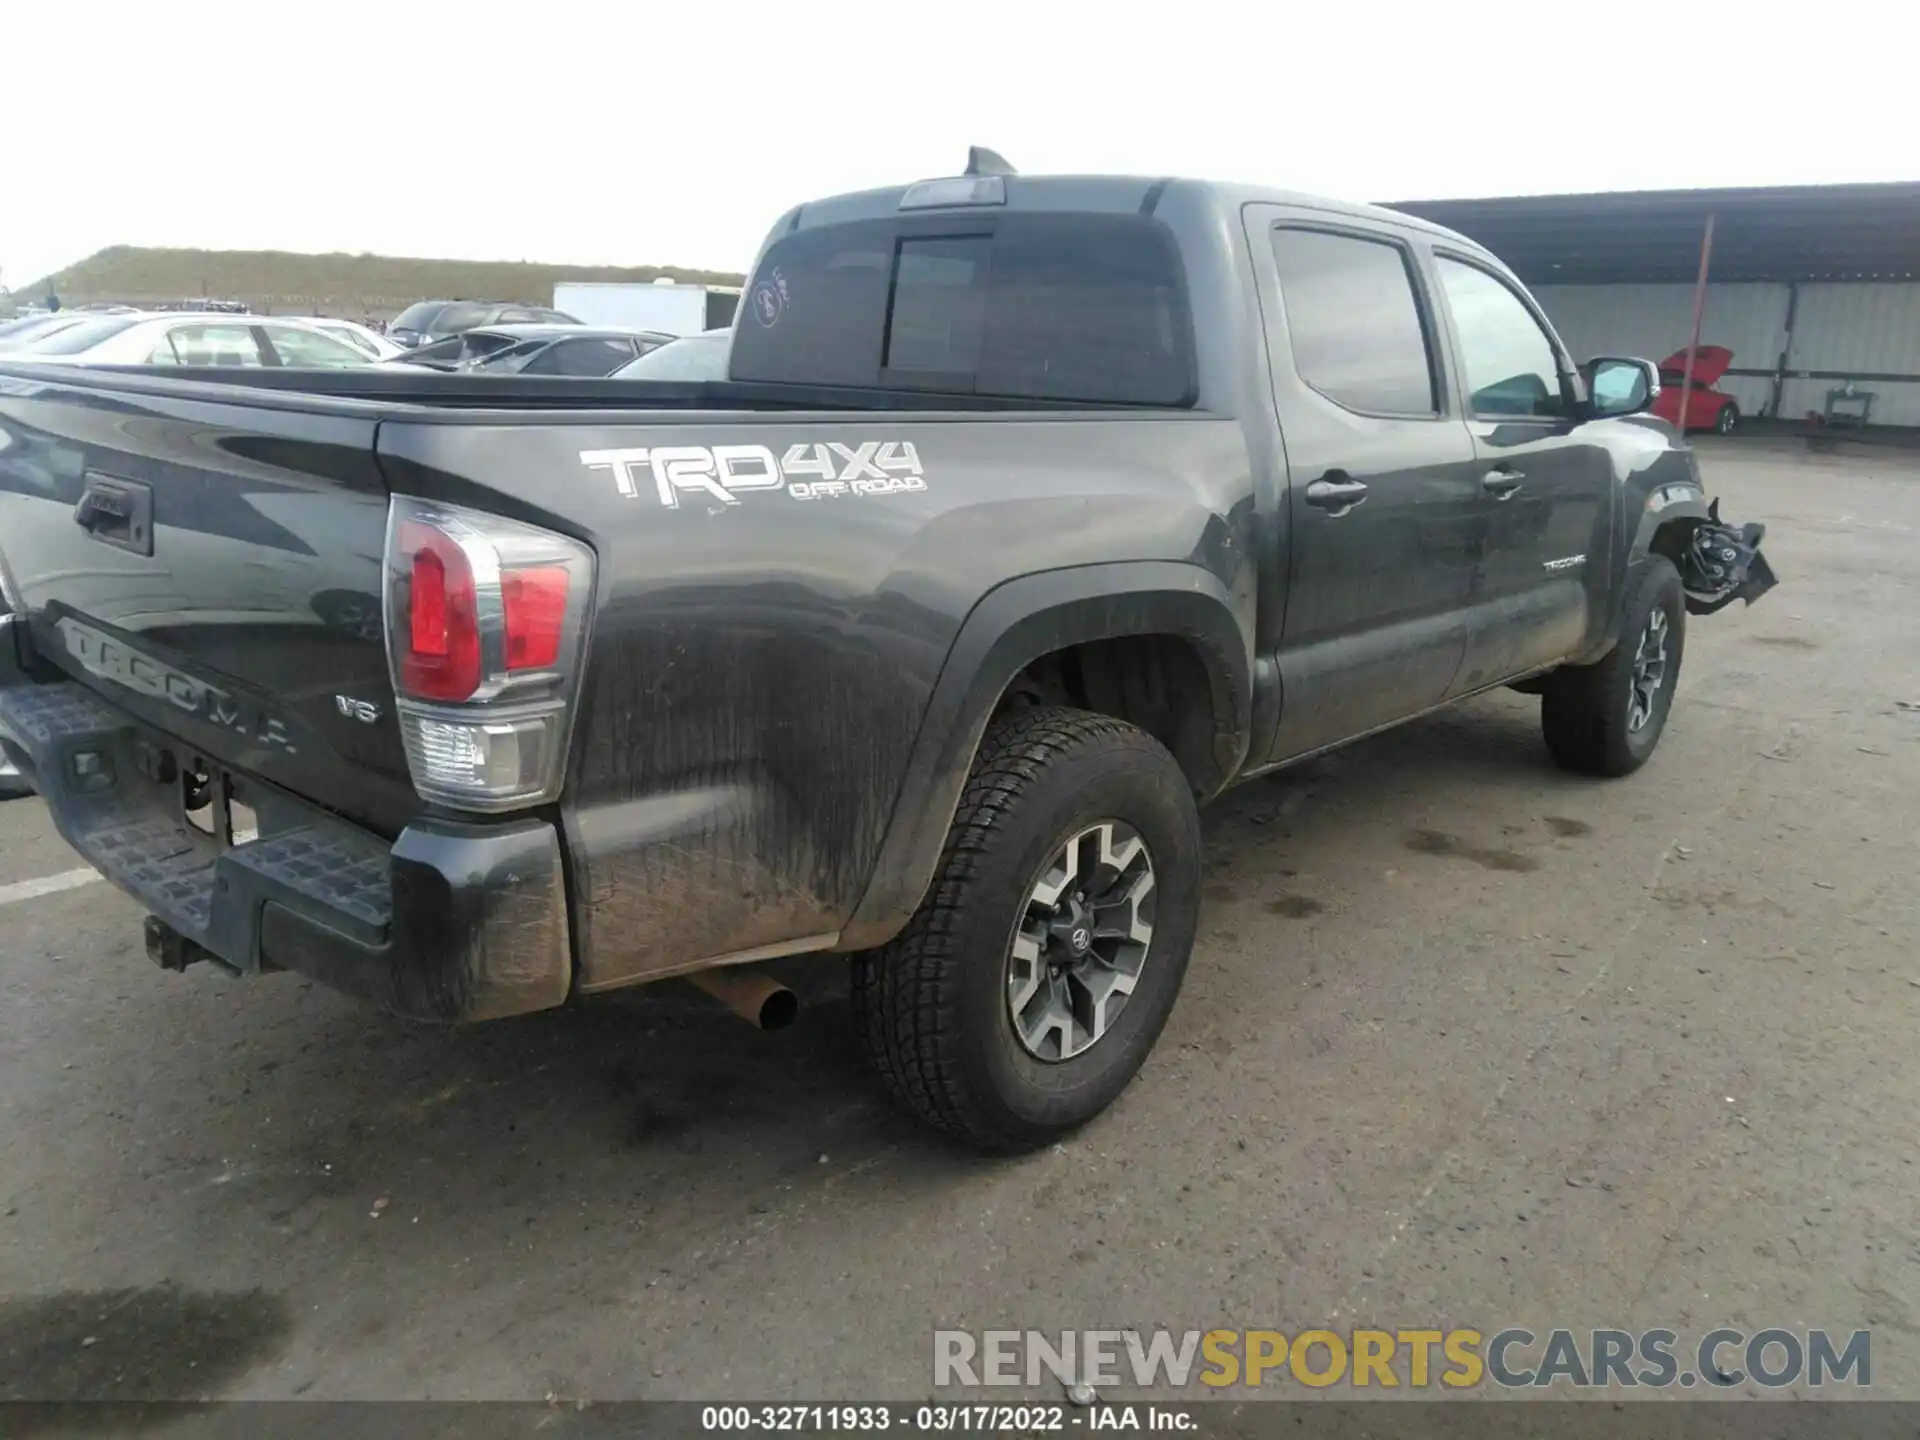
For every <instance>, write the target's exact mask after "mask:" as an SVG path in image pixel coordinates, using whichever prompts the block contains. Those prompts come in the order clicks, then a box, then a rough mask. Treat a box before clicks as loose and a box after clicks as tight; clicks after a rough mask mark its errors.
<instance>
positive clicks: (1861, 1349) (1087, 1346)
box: [933, 1326, 1873, 1390]
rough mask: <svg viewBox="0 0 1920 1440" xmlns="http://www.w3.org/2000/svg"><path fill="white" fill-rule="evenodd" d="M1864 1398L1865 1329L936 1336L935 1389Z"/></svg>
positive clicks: (1868, 1356) (1868, 1337)
mask: <svg viewBox="0 0 1920 1440" xmlns="http://www.w3.org/2000/svg"><path fill="white" fill-rule="evenodd" d="M1049 1382H1051V1383H1055V1384H1063V1385H1070V1386H1071V1385H1091V1386H1093V1387H1095V1388H1096V1389H1098V1388H1099V1387H1102V1386H1116V1385H1132V1386H1135V1387H1138V1388H1140V1389H1152V1388H1156V1387H1170V1388H1173V1389H1176V1390H1177V1389H1184V1388H1187V1387H1189V1386H1192V1385H1196V1384H1198V1385H1202V1386H1208V1387H1212V1388H1216V1389H1219V1388H1225V1387H1227V1386H1237V1385H1244V1386H1250V1387H1258V1386H1262V1385H1270V1386H1287V1385H1300V1386H1306V1387H1308V1388H1309V1389H1326V1388H1327V1387H1329V1386H1334V1385H1348V1386H1352V1387H1354V1388H1356V1389H1368V1388H1377V1389H1388V1390H1391V1389H1400V1388H1402V1387H1405V1388H1408V1389H1416V1390H1418V1389H1426V1388H1430V1387H1441V1388H1446V1389H1469V1388H1473V1387H1475V1386H1484V1385H1488V1384H1492V1385H1495V1386H1499V1387H1501V1388H1504V1389H1546V1388H1550V1387H1554V1386H1566V1387H1570V1388H1573V1389H1582V1390H1584V1389H1610V1388H1620V1389H1640V1388H1650V1389H1665V1388H1668V1387H1674V1386H1678V1387H1680V1388H1683V1389H1688V1388H1693V1387H1697V1386H1705V1387H1707V1388H1709V1389H1728V1388H1731V1387H1733V1386H1738V1385H1747V1384H1754V1385H1760V1386H1763V1387H1766V1388H1769V1389H1778V1388H1782V1387H1785V1386H1789V1385H1806V1386H1811V1387H1815V1388H1818V1387H1824V1386H1829V1385H1845V1386H1853V1387H1862V1388H1864V1387H1866V1386H1868V1385H1871V1384H1872V1383H1873V1340H1872V1334H1871V1332H1869V1331H1866V1330H1855V1331H1853V1332H1851V1333H1850V1334H1847V1335H1844V1336H1835V1335H1830V1334H1829V1333H1828V1332H1827V1331H1825V1330H1791V1329H1784V1328H1778V1327H1775V1328H1768V1329H1762V1330H1755V1331H1745V1330H1735V1329H1728V1328H1722V1329H1718V1330H1709V1331H1706V1332H1705V1333H1703V1334H1700V1335H1698V1336H1697V1337H1695V1338H1691V1339H1683V1338H1682V1337H1681V1336H1680V1334H1679V1333H1678V1332H1676V1331H1673V1330H1666V1329H1653V1330H1642V1331H1639V1332H1634V1331H1628V1330H1608V1329H1598V1330H1573V1329H1553V1330H1543V1331H1540V1332H1538V1333H1536V1332H1535V1331H1532V1330H1529V1329H1525V1328H1523V1327H1519V1326H1510V1327H1508V1328H1506V1329H1502V1330H1497V1331H1493V1332H1492V1333H1490V1334H1489V1333H1486V1332H1482V1331H1479V1330H1470V1329H1464V1328H1454V1329H1439V1328H1418V1329H1413V1328H1409V1329H1395V1330H1385V1329H1367V1328H1364V1327H1355V1328H1352V1329H1349V1330H1344V1331H1336V1330H1302V1331H1298V1332H1296V1333H1294V1334H1292V1335H1289V1334H1287V1333H1286V1332H1285V1331H1281V1330H1206V1331H1200V1330H1187V1331H1173V1330H1152V1331H1139V1330H1061V1331H1039V1330H983V1331H978V1332H975V1331H969V1330H937V1331H935V1332H934V1337H933V1383H934V1384H935V1385H936V1386H941V1387H945V1386H956V1385H958V1386H1016V1385H1019V1386H1037V1385H1043V1384H1047V1383H1049Z"/></svg>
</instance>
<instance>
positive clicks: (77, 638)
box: [0, 378, 420, 836]
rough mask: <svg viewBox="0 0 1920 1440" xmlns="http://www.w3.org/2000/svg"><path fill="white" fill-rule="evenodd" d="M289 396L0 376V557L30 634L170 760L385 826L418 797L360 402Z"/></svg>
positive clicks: (383, 500) (382, 510) (407, 813)
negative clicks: (402, 725)
mask: <svg viewBox="0 0 1920 1440" xmlns="http://www.w3.org/2000/svg"><path fill="white" fill-rule="evenodd" d="M214 393H218V392H214ZM304 399H305V403H303V404H302V405H301V406H300V408H299V409H294V408H291V407H289V406H285V405H283V404H280V403H276V402H277V397H274V398H269V397H266V396H260V397H258V399H257V400H256V399H255V397H251V396H250V397H247V403H224V402H222V401H206V400H199V399H182V398H177V397H175V396H171V395H159V394H154V393H142V392H141V391H139V390H137V389H135V388H128V389H125V390H120V389H112V390H107V389H102V388H100V387H97V386H92V385H87V386H84V387H83V386H80V385H73V386H69V385H67V384H63V383H58V382H55V383H42V382H39V381H23V380H19V379H13V378H8V379H0V563H3V564H4V566H5V568H6V572H7V575H8V577H9V578H10V580H11V582H12V585H13V588H14V590H15V591H16V592H17V600H18V603H19V605H20V608H21V609H22V610H23V611H24V612H25V615H26V617H27V624H28V628H29V632H30V634H31V638H32V644H33V649H34V651H35V653H36V654H37V655H39V656H40V657H41V658H42V659H44V660H46V661H48V662H50V663H52V664H53V665H56V666H58V667H59V668H60V669H61V670H63V671H65V672H66V673H67V674H68V675H69V676H71V677H72V678H73V679H74V680H76V681H78V682H80V683H81V684H83V685H84V686H86V687H87V688H88V689H90V690H92V691H93V692H95V693H96V694H98V695H100V696H101V697H102V698H104V699H107V700H109V701H111V702H112V703H113V704H115V705H117V706H119V707H121V708H122V709H124V710H126V711H128V712H131V713H132V714H133V715H135V716H136V717H138V718H139V719H140V720H142V721H144V722H146V723H147V724H148V725H150V726H152V727H153V728H154V729H155V730H156V731H159V732H161V733H163V734H164V735H167V736H171V737H174V738H175V739H177V740H179V741H180V742H182V755H181V756H180V758H179V761H178V762H177V763H181V764H185V763H188V758H189V756H191V757H192V758H193V759H194V760H195V761H196V762H198V761H204V762H205V763H207V764H210V765H216V766H229V767H232V768H233V769H234V770H236V771H240V772H244V773H246V774H248V775H251V776H255V777H258V778H259V779H261V780H265V781H267V782H270V783H271V784H273V785H276V786H279V787H281V788H283V789H285V790H287V791H289V792H291V793H293V794H294V795H297V796H300V797H302V798H304V799H306V800H309V801H311V802H314V803H316V804H318V805H320V806H323V807H325V808H327V809H330V810H333V811H335V812H337V813H339V814H341V815H343V816H345V817H347V818H349V819H351V820H354V821H356V822H358V823H360V824H363V825H365V826H367V827H368V828H370V829H373V830H375V831H377V832H379V833H382V834H385V835H388V836H392V835H394V834H396V833H398V831H399V830H400V829H401V827H402V826H404V825H405V824H406V823H407V821H408V819H409V818H411V817H412V816H413V815H414V814H415V813H416V812H417V811H418V810H419V809H420V802H419V800H418V798H417V797H416V795H415V793H414V791H413V788H412V785H411V784H410V782H409V779H408V772H407V764H406V757H405V754H404V751H403V749H402V746H401V742H400V736H399V731H398V727H397V725H396V723H395V720H394V716H393V703H392V698H393V697H392V690H391V683H390V681H389V678H388V669H387V657H386V648H385V643H384V639H383V631H382V623H381V556H382V551H383V548H384V543H385V533H386V523H387V489H386V485H385V483H384V481H383V480H382V478H381V474H380V471H379V469H378V467H377V465H376V463H375V461H374V458H373V442H374V429H375V421H374V419H373V418H371V417H370V416H368V415H366V414H363V413H356V410H357V408H358V407H355V406H354V405H352V404H350V403H343V402H335V403H334V404H332V405H331V407H328V406H327V405H326V403H325V402H321V404H319V405H316V404H315V403H314V402H313V400H312V398H311V397H304ZM317 409H318V410H321V411H322V413H315V411H316V410H317ZM170 758H171V757H170Z"/></svg>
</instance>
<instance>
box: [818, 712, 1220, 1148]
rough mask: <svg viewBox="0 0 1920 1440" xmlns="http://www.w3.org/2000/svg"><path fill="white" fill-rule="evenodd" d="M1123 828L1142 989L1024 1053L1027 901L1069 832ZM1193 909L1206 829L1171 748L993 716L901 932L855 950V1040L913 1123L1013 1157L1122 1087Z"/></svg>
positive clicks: (1107, 729) (1170, 977)
mask: <svg viewBox="0 0 1920 1440" xmlns="http://www.w3.org/2000/svg"><path fill="white" fill-rule="evenodd" d="M1108 820H1110V821H1117V822H1120V823H1121V824H1123V825H1125V826H1126V827H1129V828H1130V829H1131V830H1132V831H1133V832H1134V833H1135V834H1136V835H1137V836H1138V837H1139V838H1140V839H1141V840H1143V841H1144V842H1145V844H1146V846H1147V851H1148V856H1149V860H1150V863H1151V865H1152V869H1153V875H1154V885H1153V895H1154V905H1155V910H1154V913H1153V917H1152V935H1151V938H1150V939H1149V940H1148V941H1147V942H1146V951H1145V958H1144V960H1142V961H1141V962H1140V964H1139V969H1138V978H1137V981H1136V983H1135V988H1134V990H1133V992H1132V994H1131V995H1130V996H1129V998H1128V999H1127V1000H1126V1002H1125V1004H1124V1006H1123V1007H1122V1008H1120V1009H1119V1011H1118V1014H1117V1015H1116V1017H1115V1018H1114V1019H1113V1021H1112V1024H1111V1026H1110V1027H1109V1028H1108V1029H1107V1030H1106V1031H1105V1033H1104V1034H1103V1035H1101V1036H1100V1038H1098V1039H1097V1040H1095V1041H1093V1043H1092V1044H1091V1045H1090V1046H1089V1047H1088V1048H1086V1049H1085V1050H1082V1051H1081V1052H1080V1053H1078V1054H1076V1055H1074V1056H1072V1057H1071V1058H1068V1059H1064V1060H1043V1059H1039V1058H1037V1057H1036V1056H1035V1055H1034V1054H1033V1053H1030V1051H1029V1050H1028V1048H1027V1046H1026V1045H1025V1044H1024V1043H1023V1042H1022V1040H1021V1039H1020V1037H1019V1035H1018V1033H1017V1032H1016V1029H1015V1024H1014V1020H1013V1016H1012V1013H1011V1010H1010V1006H1009V997H1008V978H1009V974H1010V971H1009V965H1010V959H1009V955H1010V950H1011V947H1012V944H1013V940H1014V932H1015V927H1016V925H1018V924H1019V923H1021V921H1022V918H1023V917H1024V916H1025V915H1026V914H1027V913H1028V912H1027V906H1028V903H1029V896H1030V892H1031V891H1032V889H1033V886H1034V884H1035V882H1036V880H1037V879H1038V878H1039V876H1040V875H1041V873H1042V871H1043V869H1044V868H1045V867H1046V866H1047V865H1048V864H1049V862H1050V860H1051V859H1052V858H1053V856H1054V855H1055V854H1056V853H1057V852H1058V851H1059V850H1060V849H1061V847H1062V846H1064V845H1065V844H1066V843H1067V841H1068V839H1069V838H1070V837H1072V836H1073V835H1075V834H1077V833H1079V832H1080V831H1081V830H1082V829H1084V828H1085V827H1087V826H1089V825H1094V824H1096V823H1098V822H1101V821H1108ZM1199 908H1200V820H1199V815H1198V813H1197V812H1196V809H1195V806H1194V800H1193V792H1192V790H1191V788H1190V787H1189V785H1188V784H1187V780H1186V777H1185V775H1184V774H1182V772H1181V770H1180V767H1179V765H1178V764H1177V763H1176V762H1175V761H1174V758H1173V756H1172V755H1170V754H1168V753H1167V750H1166V748H1165V747H1164V746H1163V745H1161V744H1160V742H1159V741H1157V740H1155V739H1154V738H1153V737H1152V736H1150V735H1147V734H1146V733H1145V732H1143V731H1141V730H1138V729H1136V728H1134V727H1133V726H1131V725H1128V724H1125V723H1124V722H1122V721H1119V720H1115V719H1112V718H1111V717H1108V716H1105V715H1095V714H1089V713H1087V712H1085V711H1080V710H1068V709H1060V708H1053V707H1047V708H1039V709H1032V710H1025V711H1019V712H1016V713H1015V714H1013V715H1011V716H1009V717H1008V718H1006V719H1004V720H1002V721H1000V722H998V723H996V724H995V725H994V726H993V727H992V728H991V729H990V730H989V731H988V733H987V736H986V739H985V740H984V741H983V742H982V744H981V747H980V753H979V755H978V757H977V758H976V759H975V761H974V765H973V771H972V774H971V775H970V776H969V777H968V779H967V785H966V789H965V791H964V792H963V793H962V795H961V798H960V804H959V808H958V810H957V811H956V812H955V814H954V818H953V827H952V829H951V830H950V831H949V832H948V835H947V842H946V846H945V849H944V850H943V852H942V854H941V858H940V868H939V871H938V872H937V873H936V875H935V876H934V880H933V884H932V885H931V886H930V887H929V888H928V892H927V896H926V898H925V899H924V900H923V901H922V902H921V905H920V908H919V910H918V911H916V912H915V913H914V916H913V918H912V920H910V921H909V922H908V923H907V927H906V929H905V930H903V931H902V932H901V933H900V934H899V935H898V936H896V937H895V938H894V939H893V940H892V941H891V942H889V943H888V944H887V945H885V946H883V947H881V948H880V949H878V950H875V951H871V952H869V953H867V954H864V955H861V956H858V957H856V959H855V961H854V966H853V1013H854V1024H855V1029H856V1032H857V1034H858V1036H859V1041H860V1044H861V1047H862V1048H863V1049H864V1051H865V1052H866V1054H867V1057H868V1058H869V1060H870V1061H871V1062H872V1064H873V1066H874V1069H875V1070H876V1071H878V1072H879V1075H880V1078H881V1080H882V1082H883V1083H884V1084H885V1085H886V1086H887V1088H888V1089H889V1090H891V1091H892V1092H893V1094H894V1096H895V1097H896V1098H897V1099H898V1100H899V1101H900V1102H901V1103H902V1104H903V1105H905V1107H906V1108H907V1110H908V1111H910V1112H911V1113H912V1114H914V1115H915V1116H917V1117H918V1118H920V1119H921V1120H924V1121H926V1122H927V1123H928V1124H931V1125H933V1126H935V1127H937V1128H939V1129H940V1130H943V1131H945V1132H946V1133H948V1134H950V1135H953V1136H955V1137H958V1138H959V1139H961V1140H964V1141H966V1142H967V1143H968V1144H970V1145H973V1146H975V1147H977V1148H979V1149H982V1150H987V1151H992V1152H996V1153H1002V1154H1013V1153H1018V1152H1020V1151H1023V1150H1031V1149H1035V1148H1037V1147H1039V1146H1042V1145H1045V1144H1047V1143H1048V1142H1050V1141H1052V1140H1055V1139H1058V1138H1059V1137H1060V1136H1062V1135H1065V1134H1067V1133H1068V1132H1070V1131H1072V1130H1074V1129H1075V1128H1077V1127H1078V1126H1080V1125H1083V1124H1085V1123H1086V1122H1087V1121H1088V1120H1091V1119H1092V1118H1093V1117H1094V1116H1095V1115H1098V1114H1099V1113H1100V1112H1101V1111H1102V1110H1104V1109H1106V1108H1107V1106H1109V1105H1110V1104H1112V1103H1113V1101H1114V1100H1115V1099H1116V1098H1117V1097H1118V1096H1119V1094H1120V1092H1121V1091H1122V1090H1124V1089H1125V1088H1126V1087H1127V1084H1128V1082H1129V1081H1131V1080H1132V1079H1133V1077H1134V1075H1135V1073H1136V1072H1138V1070H1139V1069H1140V1066H1141V1064H1142V1063H1143V1062H1144V1061H1145V1060H1146V1058H1147V1053H1148V1052H1149V1051H1150V1050H1151V1049H1152V1048H1153V1044H1154V1041H1155V1040H1157V1039H1158V1038H1159V1035H1160V1031H1161V1029H1162V1027H1163V1026H1164V1025H1165V1024H1166V1021H1167V1017H1168V1015H1169V1014H1171V1013H1172V1011H1173V1004H1174V1000H1175V998H1176V997H1177V996H1178V994H1179V991H1180V982H1181V980H1182V978H1183V977H1184V976H1185V974H1186V969H1187V960H1188V957H1189V954H1190V953H1191V951H1192V948H1193V935H1194V928H1195V925H1196V924H1197V921H1198V918H1199Z"/></svg>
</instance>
